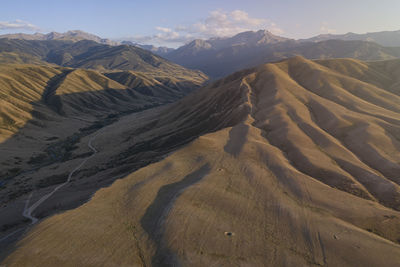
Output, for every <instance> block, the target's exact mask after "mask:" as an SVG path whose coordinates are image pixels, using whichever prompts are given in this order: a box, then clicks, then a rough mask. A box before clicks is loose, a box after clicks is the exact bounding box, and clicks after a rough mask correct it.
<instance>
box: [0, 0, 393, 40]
mask: <svg viewBox="0 0 400 267" xmlns="http://www.w3.org/2000/svg"><path fill="white" fill-rule="evenodd" d="M0 7H1V8H0V34H5V33H10V32H25V33H33V32H36V31H39V32H45V33H46V32H50V31H58V32H65V31H68V30H75V29H80V30H83V31H87V32H90V33H94V34H96V35H99V36H101V37H104V38H114V39H118V38H123V39H131V40H133V41H138V42H141V43H153V44H156V45H166V46H177V45H179V44H182V43H185V42H187V41H189V40H191V39H194V38H209V37H213V36H228V35H233V34H235V33H237V32H240V31H243V30H257V29H261V28H265V29H268V30H270V31H272V32H273V33H276V34H279V35H282V36H286V37H291V38H306V37H311V36H314V35H317V34H321V33H338V34H339V33H346V32H356V33H365V32H374V31H384V30H400V16H399V11H400V1H398V0H380V1H378V0H375V1H373V0H346V1H343V0H337V1H328V0H280V1H278V0H276V1H269V0H264V1H261V0H247V1H245V0H241V1H237V0H229V1H228V0H221V1H218V0H214V1H211V0H202V1H189V0H187V1H181V0H164V1H161V0H159V1H156V0H148V1H127V0H108V1H104V0H96V1H95V0H79V1H77V0H69V1H63V0H52V1H50V0H35V1H33V0H0Z"/></svg>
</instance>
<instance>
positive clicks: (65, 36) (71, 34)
mask: <svg viewBox="0 0 400 267" xmlns="http://www.w3.org/2000/svg"><path fill="white" fill-rule="evenodd" d="M0 38H7V39H22V40H63V41H73V42H78V41H82V40H91V41H95V42H97V43H100V44H108V45H118V44H119V43H118V42H115V41H112V40H110V39H105V38H100V37H99V36H97V35H94V34H91V33H87V32H84V31H79V30H74V31H67V32H64V33H59V32H50V33H48V34H43V33H35V34H24V33H15V34H4V35H0Z"/></svg>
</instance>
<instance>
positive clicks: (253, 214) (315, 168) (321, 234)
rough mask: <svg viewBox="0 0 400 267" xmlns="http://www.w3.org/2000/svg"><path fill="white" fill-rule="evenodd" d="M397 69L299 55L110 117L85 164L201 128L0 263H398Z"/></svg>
mask: <svg viewBox="0 0 400 267" xmlns="http://www.w3.org/2000/svg"><path fill="white" fill-rule="evenodd" d="M399 67H400V61H386V62H373V63H365V62H360V61H355V60H348V59H341V60H326V61H325V60H324V61H309V60H305V59H304V58H301V57H296V58H292V59H289V60H285V61H282V62H278V63H273V64H266V65H262V66H259V67H257V68H255V69H250V70H245V71H242V72H238V73H235V74H233V75H231V76H229V77H227V78H225V79H223V80H220V81H218V82H215V83H214V84H211V85H209V86H207V87H205V88H202V89H200V90H198V91H197V92H195V93H193V94H191V95H189V96H187V97H186V98H184V99H182V100H180V101H178V102H177V103H175V104H173V105H170V106H168V107H165V108H161V109H158V110H155V111H153V113H146V114H147V115H146V114H145V115H141V116H142V117H140V116H138V115H135V117H132V118H129V117H127V118H125V119H123V120H121V121H119V122H116V123H115V124H114V125H112V126H109V127H107V128H105V129H104V131H103V132H102V134H101V135H99V136H98V139H96V143H95V146H96V147H98V148H99V149H100V151H101V153H99V155H98V156H96V157H95V158H94V161H92V162H91V163H89V165H90V164H92V165H97V164H103V163H104V162H106V161H107V160H110V159H111V158H112V155H113V154H117V153H119V152H120V151H121V150H122V147H126V145H127V143H124V142H129V143H130V144H134V143H135V142H142V141H143V140H144V139H146V138H147V139H146V140H156V139H154V138H156V137H157V136H160V138H159V139H157V142H165V144H167V143H168V141H170V139H168V137H169V136H173V134H174V133H176V132H179V131H181V132H184V133H186V134H187V135H190V134H191V135H192V136H196V135H198V134H202V135H201V136H200V137H198V138H197V139H196V140H194V141H193V142H191V143H190V144H189V145H187V146H185V147H183V148H181V149H179V150H178V151H176V152H175V153H173V154H171V155H169V156H168V157H166V158H165V159H164V160H162V161H160V162H158V163H155V164H152V165H149V166H147V167H145V168H142V169H140V170H138V171H136V172H134V173H132V174H130V175H128V176H127V177H125V178H124V179H121V180H118V181H116V182H115V183H114V184H113V185H112V186H110V187H108V188H105V189H101V190H99V191H98V192H97V193H96V194H95V195H94V197H93V198H92V200H91V201H89V202H88V203H86V204H84V205H83V206H81V207H79V208H77V209H74V210H71V211H68V212H64V213H61V214H58V215H55V216H52V217H50V218H48V219H46V220H44V221H43V222H41V223H40V224H39V225H37V226H36V227H35V228H34V229H32V231H31V232H30V233H28V234H27V235H26V236H25V238H24V239H22V240H21V241H20V242H19V243H18V244H17V248H16V250H15V251H14V252H13V253H12V254H11V255H10V256H9V257H8V258H7V259H6V260H5V261H4V264H6V265H7V266H32V265H33V266H55V265H58V266H99V265H103V266H151V265H153V266H168V265H174V264H178V263H179V264H180V265H182V266H208V265H209V266H324V265H325V266H396V265H398V263H399V262H400V245H399V242H400V212H399V210H400V186H399V185H400V177H399V173H400V164H399V163H400V90H399V89H398V88H399V87H398V86H397V85H398V84H399V79H398V77H399V76H398V75H397V74H396V72H397V71H398V69H399ZM145 122H154V123H153V124H152V127H148V128H143V127H142V125H144V124H145ZM137 124H138V125H139V126H138V125H137ZM140 127H141V128H140ZM196 127H197V128H196ZM207 132H208V134H207ZM210 132H212V133H210ZM130 136H131V137H132V138H133V139H129V137H130ZM186 137H187V136H186ZM152 138H153V139H152ZM176 138H178V139H179V136H175V139H176ZM124 140H125V141H124ZM154 142H156V141H154ZM175 142H177V141H176V140H175ZM226 232H231V233H233V234H232V235H227V234H226Z"/></svg>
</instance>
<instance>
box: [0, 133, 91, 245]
mask: <svg viewBox="0 0 400 267" xmlns="http://www.w3.org/2000/svg"><path fill="white" fill-rule="evenodd" d="M98 134H99V133H97V134H95V135H94V136H93V137H91V138H90V139H89V142H88V147H89V148H90V149H91V150H92V151H93V154H92V155H90V156H89V157H87V158H85V159H84V160H83V161H82V162H81V163H80V164H79V165H78V166H76V167H75V169H73V170H72V171H71V172H70V173H69V175H68V179H67V181H65V182H64V183H62V184H59V185H58V186H57V187H56V188H54V189H53V190H52V191H51V192H50V193H48V194H46V195H44V196H43V197H41V198H40V199H39V200H38V201H36V202H35V203H33V204H32V205H31V206H30V207H29V202H30V200H31V198H32V195H33V192H32V193H31V194H30V195H29V197H28V199H27V200H26V202H25V208H24V210H23V212H22V216H24V217H25V218H28V219H30V220H31V225H33V224H35V223H37V222H38V221H39V219H38V218H36V217H35V216H33V215H32V213H33V212H34V211H35V210H36V209H37V208H38V207H39V206H40V205H41V204H42V203H43V202H45V201H46V200H47V199H49V198H50V197H51V196H52V195H54V194H55V193H56V192H57V191H58V190H60V189H61V188H62V187H64V186H65V185H66V184H68V183H69V182H70V181H71V178H72V176H73V175H74V173H75V172H77V171H78V170H79V169H80V168H82V166H83V165H85V163H86V162H87V161H88V160H89V159H91V158H92V157H93V156H94V155H95V154H96V153H97V152H98V151H97V149H96V148H95V147H94V146H93V145H92V142H93V141H94V139H95V138H96V136H97V135H98ZM25 228H26V226H25V227H22V228H19V229H17V230H15V231H13V232H11V233H9V234H8V235H6V236H4V237H3V238H1V239H0V242H2V241H4V240H6V239H8V238H9V237H11V236H13V235H14V234H16V233H18V232H20V231H22V230H24V229H25Z"/></svg>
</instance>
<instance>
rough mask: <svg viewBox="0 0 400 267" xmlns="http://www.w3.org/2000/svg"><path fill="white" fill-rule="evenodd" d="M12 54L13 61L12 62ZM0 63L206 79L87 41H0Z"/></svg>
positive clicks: (135, 52)
mask: <svg viewBox="0 0 400 267" xmlns="http://www.w3.org/2000/svg"><path fill="white" fill-rule="evenodd" d="M12 55H16V56H14V59H15V60H16V62H12V59H13V57H12ZM0 60H1V61H0V63H21V62H23V63H31V64H35V63H38V62H39V64H41V63H42V62H43V61H45V62H48V63H53V64H57V65H60V66H65V67H72V68H86V69H96V70H100V71H107V72H108V71H110V70H133V71H138V72H146V73H148V74H150V75H158V76H169V77H175V78H176V79H180V80H193V81H195V82H196V84H195V85H194V86H198V85H200V84H202V83H204V82H205V81H206V80H207V76H206V75H204V74H203V73H202V72H200V71H194V70H188V69H186V68H184V67H182V66H179V65H177V64H174V63H172V62H169V61H168V60H165V59H164V58H162V57H160V56H157V55H154V54H152V53H151V52H149V51H147V50H143V49H141V48H138V47H134V46H128V45H120V46H109V45H103V44H99V43H96V42H94V41H90V40H83V41H79V42H71V41H60V40H50V41H35V40H34V41H32V40H30V41H29V40H14V39H12V40H9V39H0Z"/></svg>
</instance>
